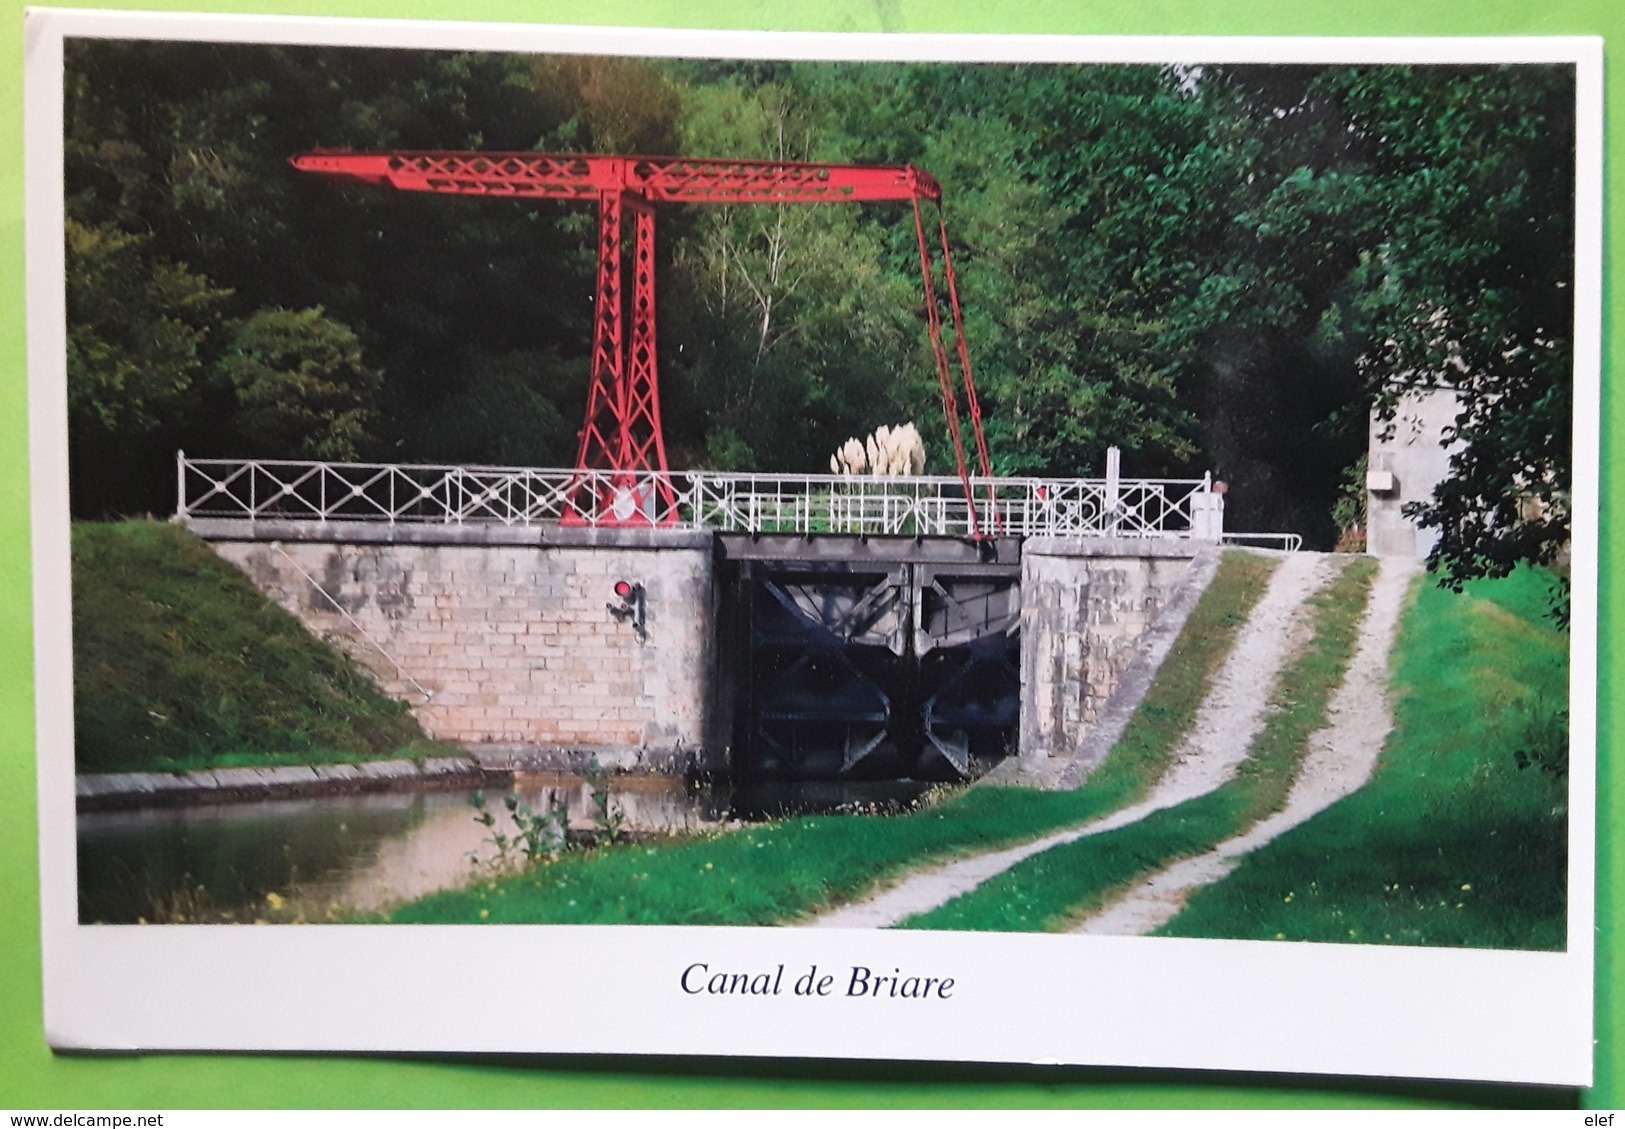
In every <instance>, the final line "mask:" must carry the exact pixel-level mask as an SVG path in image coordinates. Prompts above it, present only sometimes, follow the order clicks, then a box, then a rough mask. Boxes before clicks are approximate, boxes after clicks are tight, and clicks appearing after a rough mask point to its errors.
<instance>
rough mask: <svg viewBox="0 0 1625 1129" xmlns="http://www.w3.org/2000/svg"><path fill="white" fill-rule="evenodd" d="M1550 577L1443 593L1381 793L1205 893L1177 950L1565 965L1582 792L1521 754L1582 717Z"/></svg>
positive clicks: (1403, 685) (1183, 921) (1418, 647)
mask: <svg viewBox="0 0 1625 1129" xmlns="http://www.w3.org/2000/svg"><path fill="white" fill-rule="evenodd" d="M1550 583H1551V578H1550V576H1549V575H1547V574H1545V573H1543V572H1541V571H1539V570H1533V569H1520V570H1519V571H1518V572H1515V573H1514V574H1513V575H1511V576H1510V577H1507V578H1505V579H1503V580H1486V581H1478V582H1476V583H1473V584H1470V585H1468V586H1467V588H1466V590H1465V591H1464V592H1462V593H1461V594H1453V593H1451V592H1448V591H1445V590H1443V589H1440V588H1437V587H1435V586H1433V585H1432V584H1427V583H1425V582H1424V586H1423V587H1422V588H1421V590H1420V591H1419V592H1418V593H1417V594H1416V597H1415V600H1414V602H1413V603H1412V604H1411V605H1410V607H1409V608H1408V609H1407V611H1406V614H1405V618H1404V621H1403V624H1402V627H1401V634H1400V639H1399V643H1398V646H1397V648H1396V662H1395V667H1394V670H1395V674H1394V688H1395V692H1396V705H1395V730H1394V732H1393V734H1392V735H1391V736H1390V737H1389V740H1388V742H1387V745H1386V746H1385V748H1384V750H1383V754H1382V758H1381V760H1380V761H1379V763H1378V767H1377V771H1376V774H1375V776H1374V777H1373V779H1372V781H1371V782H1370V783H1369V784H1368V785H1367V786H1366V787H1365V788H1364V789H1362V790H1361V791H1359V792H1356V793H1355V794H1354V795H1352V796H1349V797H1348V798H1346V799H1344V800H1342V801H1340V802H1339V803H1338V804H1336V805H1334V806H1333V807H1331V808H1329V809H1327V810H1326V811H1325V812H1322V813H1321V814H1320V815H1318V816H1316V817H1315V818H1314V819H1312V820H1310V821H1309V822H1307V823H1305V824H1303V825H1302V826H1300V827H1297V828H1295V829H1293V830H1292V831H1290V832H1288V833H1286V834H1285V835H1283V836H1282V837H1281V838H1279V839H1277V840H1276V841H1274V842H1273V843H1270V844H1268V845H1267V846H1265V847H1263V848H1261V849H1260V850H1258V851H1256V852H1254V853H1253V854H1251V855H1249V856H1248V857H1247V858H1246V859H1245V860H1243V862H1242V863H1241V865H1240V866H1239V867H1238V868H1237V869H1236V870H1235V871H1234V872H1233V873H1232V874H1231V875H1230V876H1229V877H1228V878H1226V879H1225V880H1224V881H1222V882H1220V883H1218V884H1216V885H1214V886H1212V887H1210V888H1208V889H1207V890H1204V891H1201V892H1199V893H1198V894H1197V895H1196V896H1195V897H1193V898H1192V899H1191V902H1190V904H1189V905H1188V906H1187V908H1186V910H1185V912H1184V913H1182V914H1181V915H1180V916H1179V917H1177V918H1175V919H1174V921H1172V922H1170V923H1169V925H1168V926H1167V927H1166V928H1165V929H1164V930H1163V932H1164V933H1166V934H1169V935H1178V936H1199V937H1243V938H1260V939H1269V938H1281V939H1286V940H1294V941H1300V940H1301V941H1342V942H1346V943H1356V942H1357V943H1374V944H1404V945H1434V946H1468V947H1489V948H1510V949H1549V950H1550V949H1562V948H1563V947H1564V945H1565V937H1566V932H1565V922H1564V915H1565V910H1566V898H1565V890H1566V887H1567V864H1568V854H1567V836H1568V821H1567V808H1566V793H1565V791H1564V787H1563V786H1564V784H1565V783H1566V781H1564V780H1562V779H1561V778H1559V779H1552V778H1551V777H1549V776H1548V775H1546V774H1543V773H1542V772H1541V771H1539V769H1538V768H1533V767H1532V768H1528V769H1523V770H1520V769H1519V768H1518V767H1517V757H1516V753H1517V751H1518V749H1519V748H1521V747H1525V746H1526V745H1527V743H1528V741H1529V739H1530V734H1531V732H1535V733H1537V734H1538V733H1539V732H1540V731H1542V730H1544V729H1549V728H1550V727H1551V725H1552V718H1553V715H1554V713H1555V712H1556V711H1558V710H1563V709H1566V708H1567V704H1568V637H1567V636H1566V635H1565V634H1563V633H1562V632H1561V631H1559V630H1558V629H1557V628H1556V627H1554V625H1553V624H1552V622H1551V620H1550V619H1549V618H1548V616H1547V614H1546V612H1547V607H1548V601H1547V594H1548V591H1549V588H1550Z"/></svg>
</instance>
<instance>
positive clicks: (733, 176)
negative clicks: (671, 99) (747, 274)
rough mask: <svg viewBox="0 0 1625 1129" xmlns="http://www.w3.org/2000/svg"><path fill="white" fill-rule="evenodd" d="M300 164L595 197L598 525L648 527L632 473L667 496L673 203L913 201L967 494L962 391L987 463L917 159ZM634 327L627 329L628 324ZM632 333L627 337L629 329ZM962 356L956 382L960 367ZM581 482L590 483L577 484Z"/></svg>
mask: <svg viewBox="0 0 1625 1129" xmlns="http://www.w3.org/2000/svg"><path fill="white" fill-rule="evenodd" d="M292 164H293V167H294V168H296V169H299V170H301V171H303V172H313V173H320V174H323V175H327V176H334V177H344V178H348V179H351V180H359V181H363V182H365V183H368V184H375V185H382V186H386V187H390V188H397V189H401V190H403V191H408V192H439V193H446V194H450V195H459V196H490V197H496V198H504V199H538V200H582V201H588V200H596V201H597V202H598V300H597V314H596V325H595V327H594V330H593V352H592V387H591V390H590V392H589V394H588V396H587V419H586V423H585V424H584V425H583V427H582V429H581V447H580V451H579V453H578V455H577V457H576V466H577V468H578V469H580V470H588V471H610V472H623V473H624V474H625V475H626V479H625V480H624V481H621V482H617V480H616V477H615V475H614V474H613V473H612V474H610V475H608V476H607V478H606V476H602V475H599V476H595V477H594V479H592V480H590V481H595V482H607V485H604V486H602V487H594V488H593V489H595V490H596V492H597V493H598V496H597V497H596V498H593V499H592V500H590V501H589V500H587V499H582V500H580V501H579V502H578V503H577V504H576V505H575V509H576V510H577V511H578V512H589V513H594V514H596V515H597V517H598V520H599V521H600V523H606V524H648V521H649V519H648V518H647V517H644V516H642V515H641V514H639V515H636V516H633V517H631V518H622V519H620V520H617V519H615V518H614V517H613V516H611V515H612V513H613V511H612V510H611V505H612V502H613V499H614V497H615V496H616V495H617V494H618V493H620V492H621V491H622V490H623V489H624V488H625V487H626V486H628V485H630V484H631V483H632V481H633V480H634V479H635V477H636V476H637V475H638V474H640V473H644V474H647V472H658V473H657V474H656V476H655V477H654V482H655V488H656V489H657V490H659V491H660V493H661V498H660V502H661V503H662V504H661V506H660V511H661V512H666V513H669V512H671V509H672V507H673V505H674V504H675V499H674V497H673V495H672V489H671V483H670V480H669V479H668V478H667V477H666V473H665V472H666V471H668V470H669V467H668V466H667V464H666V446H665V439H664V437H663V436H662V434H661V430H660V381H659V372H658V362H657V356H656V350H655V264H654V260H655V234H654V233H655V210H654V205H655V204H657V203H674V204H830V203H849V204H851V203H869V202H875V201H904V200H906V201H908V202H909V203H910V204H912V206H913V210H914V230H915V234H916V236H917V237H918V240H919V246H920V277H921V280H922V282H923V284H924V289H925V321H926V327H927V331H928V333H929V335H930V339H931V350H932V354H933V356H934V358H935V361H936V368H937V377H938V379H939V381H940V382H941V385H942V402H943V410H944V412H945V413H946V415H947V421H948V433H949V435H950V437H951V438H952V440H953V447H954V459H955V462H956V464H957V469H958V474H959V477H960V480H961V481H962V482H963V483H964V487H965V496H966V499H967V501H968V500H969V499H970V496H971V480H970V471H969V469H968V467H967V464H966V459H965V446H964V442H963V439H962V436H961V426H960V405H959V393H958V391H957V390H956V383H958V384H962V385H963V388H964V398H965V404H966V407H967V409H968V412H969V416H970V427H971V432H972V434H973V436H974V438H975V442H976V458H977V469H978V473H980V474H981V475H983V476H987V475H988V474H989V473H990V471H989V467H988V457H987V441H986V440H985V439H984V437H983V434H982V414H981V408H980V406H979V405H978V404H977V400H976V385H975V383H974V382H973V380H972V379H971V367H970V356H969V354H968V353H967V351H966V348H965V333H964V322H963V319H962V318H961V316H960V311H959V294H958V289H957V285H956V283H955V279H954V269H953V260H952V258H951V256H950V254H949V250H948V229H947V226H946V224H945V222H944V220H943V217H942V186H941V185H939V184H938V183H937V182H936V180H934V179H933V178H932V177H931V175H930V174H929V173H927V172H924V171H923V170H921V169H917V168H914V167H913V166H912V165H893V166H884V165H876V166H864V165H826V164H805V163H798V162H787V161H734V160H700V159H695V158H687V157H620V156H591V155H580V154H548V153H477V152H475V153H457V152H382V153H351V152H314V153H307V154H304V155H302V156H298V157H295V158H293V160H292ZM922 200H929V201H931V202H933V203H934V204H936V205H937V209H936V211H937V224H936V227H937V242H938V243H939V245H940V248H941V252H942V261H943V275H944V278H945V280H946V283H947V299H948V301H947V304H948V308H949V310H950V311H951V316H952V319H953V327H954V348H953V350H952V351H950V350H949V348H948V346H947V344H946V343H945V341H944V334H943V318H942V310H941V305H940V301H939V298H938V295H937V287H936V284H935V282H934V281H933V278H932V262H931V243H932V240H931V239H929V238H928V237H927V225H926V222H925V218H924V216H923V214H922V212H921V209H920V202H921V201H922ZM628 212H629V213H631V217H632V223H633V240H632V262H631V274H632V288H631V303H630V309H629V310H627V309H626V308H625V306H626V299H625V295H626V287H625V283H624V281H623V279H622V262H621V260H622V222H623V216H624V215H625V214H626V213H628ZM628 323H630V325H629V327H628ZM628 329H629V332H628ZM956 358H957V367H958V370H959V380H958V381H957V382H956V380H955V374H954V368H955V359H956ZM584 481H588V480H584ZM970 513H971V521H972V531H973V534H974V535H975V536H976V537H977V538H978V539H980V537H981V535H982V534H981V530H980V529H979V528H978V527H977V525H976V507H975V506H974V505H972V506H970Z"/></svg>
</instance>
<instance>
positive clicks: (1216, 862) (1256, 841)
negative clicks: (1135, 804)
mask: <svg viewBox="0 0 1625 1129" xmlns="http://www.w3.org/2000/svg"><path fill="white" fill-rule="evenodd" d="M1416 572H1417V565H1416V562H1414V561H1406V560H1394V559H1391V558H1390V559H1385V560H1383V561H1382V562H1381V563H1380V565H1379V571H1378V573H1377V577H1376V580H1375V582H1374V583H1373V585H1372V588H1371V597H1370V601H1369V603H1368V604H1367V606H1366V613H1365V616H1364V617H1363V618H1362V619H1361V621H1360V635H1359V642H1358V644H1357V646H1356V649H1355V652H1354V658H1353V659H1352V660H1351V661H1350V662H1349V669H1348V673H1347V674H1346V675H1345V676H1344V680H1343V684H1342V686H1340V687H1339V688H1338V689H1337V692H1336V693H1335V694H1333V695H1332V700H1331V703H1330V705H1329V706H1328V708H1327V718H1326V725H1325V726H1324V727H1322V728H1321V729H1320V730H1318V731H1317V732H1316V733H1315V734H1314V735H1313V736H1312V737H1310V739H1309V750H1308V752H1307V753H1306V754H1305V756H1304V761H1303V766H1302V768H1301V769H1300V770H1299V773H1298V779H1297V780H1296V781H1294V782H1293V785H1292V790H1291V791H1290V792H1289V793H1288V795H1287V800H1286V804H1285V805H1284V806H1283V807H1282V808H1281V810H1280V811H1278V812H1276V813H1274V814H1273V815H1270V816H1268V817H1266V818H1264V819H1262V820H1260V821H1259V822H1257V823H1255V824H1253V826H1252V827H1250V828H1249V829H1247V830H1246V831H1245V832H1243V833H1242V834H1240V835H1237V836H1235V837H1234V838H1231V839H1227V840H1225V841H1224V842H1223V843H1220V844H1219V845H1218V846H1217V847H1215V848H1214V849H1213V850H1211V851H1209V852H1208V853H1207V854H1204V855H1197V856H1195V857H1194V858H1189V859H1184V860H1182V861H1180V862H1177V863H1174V864H1173V865H1172V866H1169V867H1166V868H1164V869H1163V870H1161V871H1159V872H1157V873H1156V874H1154V875H1152V876H1151V877H1150V878H1148V879H1146V880H1145V881H1144V882H1142V883H1141V884H1140V885H1138V886H1136V887H1134V888H1133V889H1131V890H1130V891H1129V892H1128V893H1127V894H1125V895H1124V896H1122V897H1121V898H1119V899H1117V900H1116V901H1114V902H1113V903H1112V904H1110V905H1108V906H1106V907H1105V908H1103V909H1102V910H1101V911H1100V912H1099V913H1096V914H1094V915H1093V916H1091V917H1089V918H1087V919H1086V920H1084V921H1083V922H1082V923H1081V924H1080V925H1079V926H1078V927H1077V928H1076V929H1074V930H1073V932H1077V933H1100V934H1118V935H1131V936H1144V935H1145V934H1148V933H1151V932H1154V931H1155V930H1157V929H1160V928H1161V927H1162V926H1164V925H1166V924H1167V923H1168V922H1170V921H1172V920H1173V919H1174V917H1175V916H1176V915H1177V914H1178V913H1179V911H1180V910H1181V909H1183V908H1184V907H1185V902H1186V901H1187V900H1188V899H1189V898H1190V896H1191V895H1192V894H1193V893H1195V892H1196V891H1197V890H1199V889H1201V888H1202V887H1204V886H1207V885H1210V884H1212V883H1214V882H1217V881H1218V880H1219V879H1221V878H1223V877H1224V876H1225V875H1227V874H1229V873H1230V872H1231V871H1232V870H1234V869H1235V867H1236V865H1237V863H1239V862H1240V861H1241V859H1242V858H1243V857H1244V856H1245V855H1247V854H1249V853H1251V852H1252V851H1255V850H1257V849H1258V848H1259V847H1262V846H1263V845H1264V844H1265V843H1268V842H1269V841H1270V840H1272V839H1274V838H1276V837H1277V836H1278V835H1280V834H1282V833H1283V832H1285V831H1288V830H1290V829H1291V828H1294V827H1296V826H1298V825H1299V824H1301V823H1303V822H1304V821H1306V820H1308V819H1309V818H1310V817H1311V816H1314V815H1316V814H1318V813H1320V812H1322V811H1324V810H1326V809H1327V808H1329V807H1331V806H1332V804H1334V803H1336V802H1337V801H1338V800H1340V799H1342V798H1343V797H1344V796H1347V795H1349V794H1350V793H1351V792H1354V791H1356V790H1357V789H1359V788H1360V787H1362V786H1363V785H1364V784H1365V782H1366V781H1367V780H1369V779H1370V778H1371V772H1372V770H1373V769H1374V768H1375V767H1376V764H1377V757H1378V755H1379V754H1380V753H1381V752H1382V746H1383V743H1384V741H1386V740H1387V738H1388V733H1389V732H1390V730H1392V729H1393V724H1394V723H1393V709H1392V703H1391V702H1390V701H1389V698H1388V656H1389V654H1390V652H1391V651H1392V650H1393V645H1394V638H1395V636H1396V634H1397V632H1398V629H1399V616H1400V612H1401V610H1402V608H1403V606H1404V602H1405V594H1406V592H1407V591H1408V590H1409V587H1410V581H1411V577H1413V576H1414V575H1416Z"/></svg>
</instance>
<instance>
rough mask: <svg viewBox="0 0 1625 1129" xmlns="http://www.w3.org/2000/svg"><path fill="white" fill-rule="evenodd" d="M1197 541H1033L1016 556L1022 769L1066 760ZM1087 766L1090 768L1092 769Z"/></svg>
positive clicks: (1032, 770)
mask: <svg viewBox="0 0 1625 1129" xmlns="http://www.w3.org/2000/svg"><path fill="white" fill-rule="evenodd" d="M1204 547H1205V546H1204V545H1203V543H1201V542H1198V541H1194V540H1186V541H1176V540H1172V539H1168V540H1157V539H1152V538H1133V539H1130V538H1062V537H1031V538H1028V539H1027V541H1026V543H1025V544H1024V545H1023V546H1022V557H1021V743H1020V750H1021V764H1022V768H1023V770H1024V771H1025V772H1026V773H1028V774H1029V775H1031V776H1033V777H1035V778H1045V777H1048V776H1050V775H1053V772H1051V771H1050V769H1051V767H1052V766H1051V765H1050V764H1049V763H1048V762H1051V761H1052V760H1057V759H1064V760H1065V761H1066V762H1067V763H1070V761H1071V759H1072V758H1074V757H1075V755H1076V753H1077V751H1078V750H1079V749H1080V748H1082V747H1083V745H1084V739H1085V738H1086V737H1087V735H1088V734H1089V732H1090V731H1091V730H1092V729H1093V728H1094V727H1095V726H1096V725H1097V724H1098V723H1099V722H1100V720H1101V718H1102V715H1103V714H1104V713H1105V710H1106V705H1107V703H1108V701H1109V700H1110V699H1111V697H1112V694H1113V692H1114V691H1115V690H1116V689H1117V687H1118V684H1119V683H1120V682H1121V681H1122V678H1123V676H1124V674H1125V673H1126V672H1127V671H1128V669H1129V667H1130V666H1131V665H1132V664H1133V663H1134V662H1135V660H1136V658H1137V657H1138V656H1139V653H1140V643H1141V640H1142V639H1144V638H1145V637H1146V635H1147V632H1148V631H1149V630H1150V629H1151V627H1152V625H1153V624H1154V623H1155V622H1156V620H1157V618H1158V616H1159V614H1160V613H1161V612H1162V610H1163V608H1164V607H1165V606H1166V605H1167V604H1168V602H1169V601H1170V600H1171V599H1172V598H1173V596H1174V593H1175V592H1176V590H1177V589H1178V588H1179V586H1180V584H1181V582H1182V581H1183V580H1184V578H1185V576H1186V574H1187V573H1188V572H1189V571H1190V567H1191V562H1192V560H1193V558H1194V557H1195V556H1196V554H1197V553H1198V552H1199V551H1200V550H1201V549H1202V548H1204ZM1090 767H1092V766H1090Z"/></svg>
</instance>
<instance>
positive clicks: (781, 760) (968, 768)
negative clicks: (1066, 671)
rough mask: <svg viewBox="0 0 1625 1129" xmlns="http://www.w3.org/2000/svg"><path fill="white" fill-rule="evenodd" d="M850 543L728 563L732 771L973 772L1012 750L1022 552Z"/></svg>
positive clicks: (764, 552)
mask: <svg viewBox="0 0 1625 1129" xmlns="http://www.w3.org/2000/svg"><path fill="white" fill-rule="evenodd" d="M821 540H823V539H821ZM841 540H848V539H841ZM850 540H851V541H852V542H853V545H852V550H853V551H852V552H851V553H850V554H847V558H846V559H835V558H836V557H837V556H838V554H837V553H835V552H832V546H831V545H830V544H828V543H826V544H823V545H821V546H819V547H818V548H817V550H815V551H808V550H807V549H805V547H803V548H802V549H800V550H798V549H797V547H796V546H795V545H794V544H793V543H792V544H790V545H787V546H786V545H771V544H770V545H766V546H763V545H759V544H758V543H757V542H754V541H753V542H750V543H749V545H748V546H746V547H744V548H743V549H741V547H740V546H735V553H736V554H740V555H743V554H744V553H745V552H750V551H751V550H754V554H753V556H754V557H755V559H744V560H737V559H736V560H734V561H733V562H732V568H731V570H730V572H729V573H726V574H725V575H730V576H731V583H730V585H729V596H728V599H729V600H730V601H731V603H732V608H731V612H732V614H730V615H725V617H724V622H725V623H731V624H732V630H731V634H732V639H731V641H730V642H731V646H729V647H728V648H727V649H728V650H729V651H731V652H732V656H733V662H732V663H731V664H730V665H731V666H732V668H733V672H734V673H733V683H734V687H733V690H734V694H733V698H734V717H735V725H734V742H733V750H734V756H733V769H734V772H735V774H736V775H737V776H738V777H740V778H741V779H747V780H750V779H754V780H893V779H909V778H912V779H917V780H964V779H968V778H971V777H974V776H976V775H979V774H980V773H982V772H985V771H986V770H987V769H988V768H990V767H991V766H992V765H993V764H995V763H997V762H998V761H999V760H1000V759H1002V758H1003V757H1005V756H1007V755H1011V754H1013V753H1014V751H1015V743H1016V737H1017V732H1018V725H1019V716H1020V705H1021V680H1020V655H1021V642H1020V632H1019V620H1020V614H1019V613H1020V583H1019V582H1020V575H1019V574H1020V567H1019V563H1017V562H1012V561H1011V560H1008V559H1006V560H999V559H994V560H992V561H986V560H981V559H973V560H969V561H963V560H961V561H948V562H942V561H932V560H909V559H895V558H897V557H906V556H907V555H908V552H909V549H908V544H907V543H901V544H897V545H891V546H886V545H876V544H874V543H873V542H870V541H862V542H858V541H857V539H850ZM916 544H917V543H916ZM797 551H800V552H801V553H802V556H801V557H799V558H798V557H796V556H794V555H793V554H795V553H796V552H797ZM938 552H939V553H941V550H940V549H939V550H938ZM920 555H924V554H920ZM965 555H969V554H965ZM982 555H985V554H978V556H982ZM1005 555H1006V556H1013V555H1014V554H1013V553H1012V552H1009V551H1007V552H1006V554H1005ZM995 557H997V554H995ZM808 558H814V559H808Z"/></svg>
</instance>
